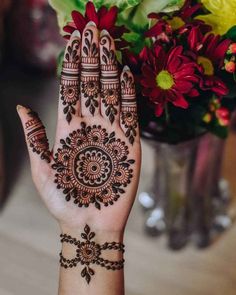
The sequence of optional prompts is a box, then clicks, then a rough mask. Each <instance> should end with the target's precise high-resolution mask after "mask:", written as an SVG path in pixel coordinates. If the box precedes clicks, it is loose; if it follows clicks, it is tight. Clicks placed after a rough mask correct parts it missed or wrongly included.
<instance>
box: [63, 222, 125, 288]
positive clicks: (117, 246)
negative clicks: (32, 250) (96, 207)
mask: <svg viewBox="0 0 236 295" xmlns="http://www.w3.org/2000/svg"><path fill="white" fill-rule="evenodd" d="M95 236H96V235H95V233H94V232H92V231H91V230H90V227H89V226H88V225H86V226H85V228H84V233H82V234H81V237H82V239H83V240H84V241H83V242H81V241H79V240H77V239H75V238H72V237H71V236H69V235H66V234H61V236H60V237H61V242H62V243H69V244H73V245H75V246H76V247H77V249H76V257H75V258H73V259H66V258H65V257H63V255H62V252H61V253H60V265H61V267H63V268H65V269H67V268H73V267H76V266H77V265H78V264H81V265H85V267H84V268H83V269H82V271H81V277H82V278H85V280H86V281H87V283H88V284H89V283H90V281H91V277H92V276H93V275H95V271H94V270H93V269H92V268H91V267H90V265H91V264H96V265H100V266H101V267H104V268H106V269H107V270H113V271H115V270H120V269H123V268H124V262H125V260H124V259H122V260H119V261H110V260H107V259H104V258H102V257H101V254H102V252H103V251H105V250H117V251H119V252H122V253H124V252H125V250H124V248H125V246H124V245H123V244H121V243H116V242H111V243H105V244H103V245H99V244H97V243H95V242H94V241H92V240H93V239H94V237H95Z"/></svg>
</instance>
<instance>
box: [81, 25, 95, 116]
mask: <svg viewBox="0 0 236 295" xmlns="http://www.w3.org/2000/svg"><path fill="white" fill-rule="evenodd" d="M81 58H82V61H81V84H80V87H81V109H82V116H94V115H96V114H98V113H99V52H98V30H97V27H96V24H95V23H94V22H89V23H88V24H87V26H86V27H85V30H84V32H83V37H82V50H81Z"/></svg>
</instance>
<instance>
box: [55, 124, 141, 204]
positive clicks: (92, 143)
mask: <svg viewBox="0 0 236 295" xmlns="http://www.w3.org/2000/svg"><path fill="white" fill-rule="evenodd" d="M60 142H61V144H62V148H59V149H58V150H57V153H56V155H55V159H54V161H55V164H53V165H52V167H53V169H55V170H56V171H57V173H56V174H55V183H57V188H58V189H62V190H63V193H64V194H65V195H66V197H65V198H66V200H67V201H70V200H71V199H74V203H75V204H77V205H78V206H79V207H83V206H84V207H88V206H89V205H90V203H94V204H95V207H96V208H97V209H101V205H100V204H103V205H104V206H108V205H112V204H113V203H114V202H115V201H117V200H118V198H119V197H120V195H121V194H123V193H124V192H125V190H124V188H125V187H127V185H128V184H129V183H130V182H131V178H132V177H133V170H132V169H131V165H132V164H133V163H134V162H135V161H134V160H130V159H128V154H129V150H128V147H127V146H126V145H125V143H124V142H123V141H121V140H120V139H117V138H116V137H115V132H112V133H110V134H108V133H107V132H106V129H104V128H102V127H101V126H100V125H98V126H97V125H93V126H86V124H85V123H83V122H82V123H81V129H78V130H76V131H73V132H72V133H70V134H69V136H68V137H67V138H66V139H65V140H64V139H62V140H61V141H60Z"/></svg>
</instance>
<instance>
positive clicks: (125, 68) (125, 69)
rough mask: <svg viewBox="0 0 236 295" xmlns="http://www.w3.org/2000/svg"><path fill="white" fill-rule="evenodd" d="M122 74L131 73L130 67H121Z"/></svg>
mask: <svg viewBox="0 0 236 295" xmlns="http://www.w3.org/2000/svg"><path fill="white" fill-rule="evenodd" d="M123 72H131V70H130V67H129V66H127V65H125V66H124V67H123Z"/></svg>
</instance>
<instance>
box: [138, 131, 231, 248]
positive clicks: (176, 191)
mask: <svg viewBox="0 0 236 295" xmlns="http://www.w3.org/2000/svg"><path fill="white" fill-rule="evenodd" d="M147 142H148V143H149V144H150V145H152V147H153V148H154V157H155V168H154V173H153V181H152V186H151V187H150V188H148V189H147V190H146V191H145V192H141V193H140V195H139V201H140V203H141V205H142V206H143V207H145V208H147V209H149V211H148V217H147V219H146V223H145V226H146V230H147V231H148V233H150V234H152V235H154V234H155V235H160V234H161V233H163V232H165V233H166V234H167V237H168V245H169V247H170V248H171V249H176V250H177V249H181V248H183V247H184V246H186V245H187V244H188V243H189V242H190V241H191V242H193V243H194V244H195V245H197V246H198V247H206V246H208V245H210V244H211V242H212V241H213V240H214V239H215V238H216V236H217V235H218V234H219V232H222V231H223V230H224V229H226V228H228V227H229V226H230V225H231V219H230V217H229V216H228V215H227V209H228V206H229V202H230V194H229V189H228V184H227V182H226V181H225V180H222V178H221V167H222V160H223V151H224V145H225V141H224V140H221V139H219V138H217V137H215V136H214V135H211V134H205V135H202V136H199V137H198V138H195V139H193V140H191V141H186V142H183V143H180V144H176V145H169V144H166V143H160V142H157V141H151V140H148V141H147ZM151 200H152V202H151ZM147 201H149V202H147ZM147 204H149V205H150V204H152V207H151V208H150V207H148V206H147Z"/></svg>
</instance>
